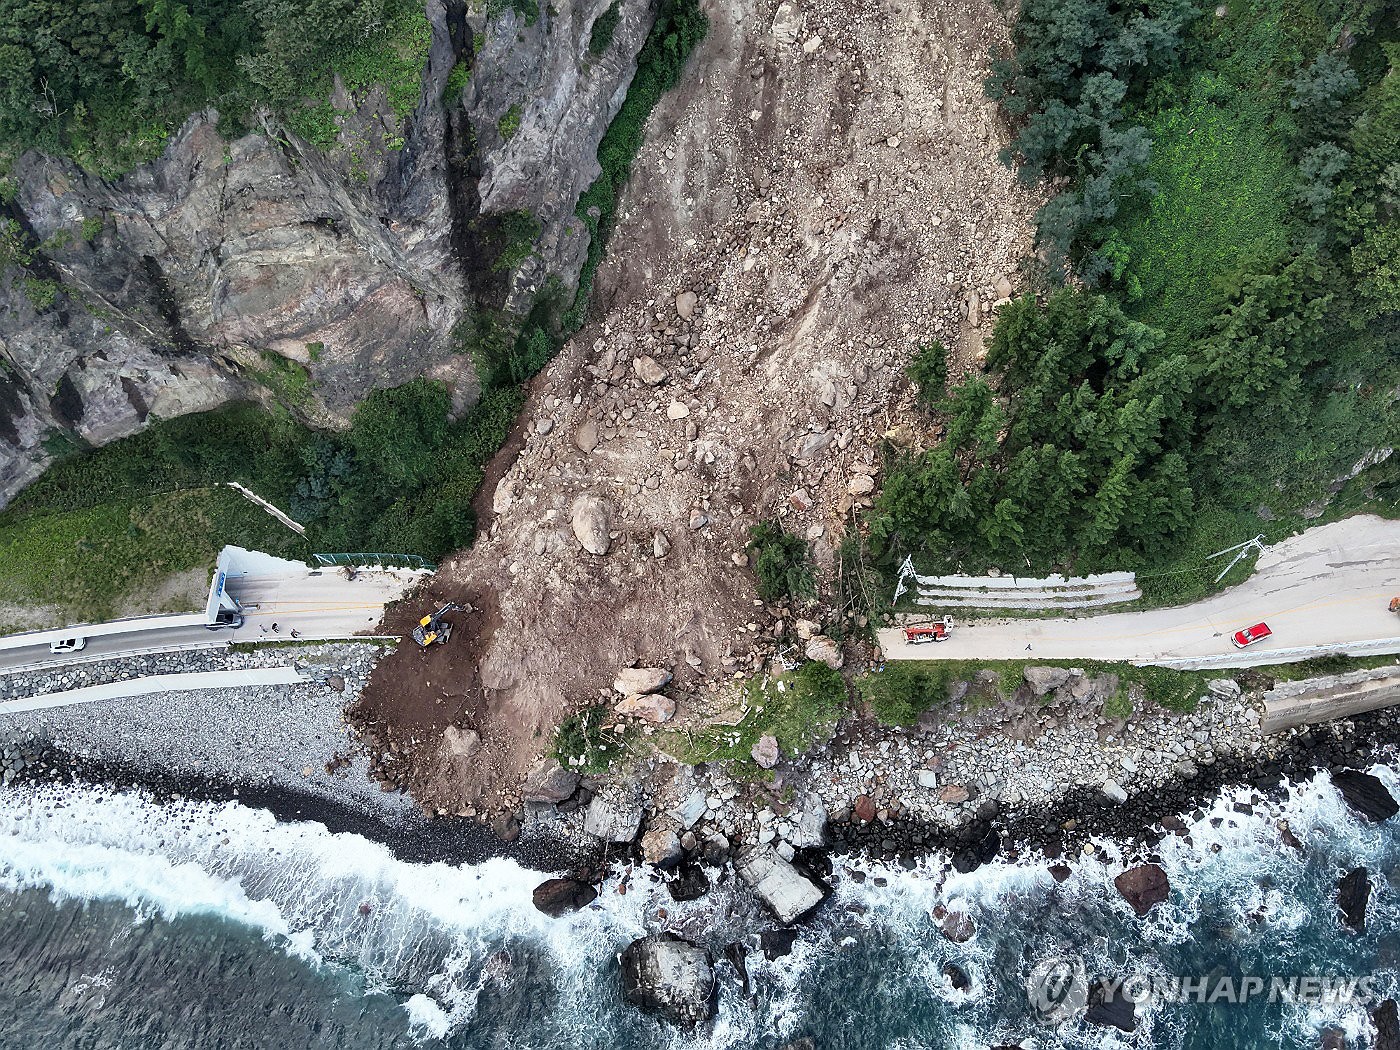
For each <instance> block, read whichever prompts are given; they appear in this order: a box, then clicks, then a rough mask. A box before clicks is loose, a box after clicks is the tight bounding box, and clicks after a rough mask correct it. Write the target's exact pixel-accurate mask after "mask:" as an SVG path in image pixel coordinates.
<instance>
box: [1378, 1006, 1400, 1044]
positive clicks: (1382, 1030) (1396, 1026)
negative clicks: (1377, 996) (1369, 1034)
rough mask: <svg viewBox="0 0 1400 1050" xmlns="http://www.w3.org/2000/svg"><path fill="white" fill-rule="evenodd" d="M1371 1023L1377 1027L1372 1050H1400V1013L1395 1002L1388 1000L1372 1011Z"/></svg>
mask: <svg viewBox="0 0 1400 1050" xmlns="http://www.w3.org/2000/svg"><path fill="white" fill-rule="evenodd" d="M1371 1023H1372V1024H1373V1025H1375V1027H1376V1040H1375V1042H1374V1043H1372V1044H1371V1046H1372V1050H1400V1011H1397V1010H1396V1006H1395V1000H1394V999H1387V1000H1385V1001H1384V1002H1383V1003H1381V1004H1380V1006H1378V1007H1376V1008H1375V1009H1374V1010H1372V1011H1371Z"/></svg>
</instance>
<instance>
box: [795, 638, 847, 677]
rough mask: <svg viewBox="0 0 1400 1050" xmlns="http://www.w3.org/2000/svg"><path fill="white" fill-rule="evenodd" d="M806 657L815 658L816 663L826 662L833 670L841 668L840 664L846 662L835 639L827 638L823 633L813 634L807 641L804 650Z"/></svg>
mask: <svg viewBox="0 0 1400 1050" xmlns="http://www.w3.org/2000/svg"><path fill="white" fill-rule="evenodd" d="M804 651H805V652H806V654H807V659H809V660H815V661H816V662H817V663H823V664H826V666H827V667H830V668H831V669H832V670H833V671H839V670H841V665H842V664H843V663H845V662H846V658H845V657H844V656H843V655H842V654H841V646H840V645H838V644H837V642H836V639H834V638H829V637H827V636H826V635H824V634H817V635H813V636H812V637H811V639H809V640H808V642H807V648H806V649H805V650H804Z"/></svg>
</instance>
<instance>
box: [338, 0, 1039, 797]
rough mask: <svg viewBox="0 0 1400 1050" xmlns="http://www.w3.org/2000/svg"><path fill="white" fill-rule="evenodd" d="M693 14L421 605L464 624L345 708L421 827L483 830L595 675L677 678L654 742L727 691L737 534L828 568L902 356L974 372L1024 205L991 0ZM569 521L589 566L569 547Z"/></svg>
mask: <svg viewBox="0 0 1400 1050" xmlns="http://www.w3.org/2000/svg"><path fill="white" fill-rule="evenodd" d="M707 13H708V14H709V16H710V20H711V31H710V34H709V36H708V37H707V39H706V40H705V42H704V43H703V44H702V45H701V47H700V49H699V50H698V51H697V54H696V55H695V57H694V58H693V60H692V66H691V69H690V71H689V73H688V76H687V80H686V82H685V84H684V85H683V86H682V87H681V88H680V89H679V90H678V91H677V92H675V93H674V94H673V95H672V96H671V97H669V98H668V99H667V100H666V101H665V102H664V103H663V104H662V106H661V107H659V109H658V110H657V112H656V113H655V115H654V116H653V118H652V122H651V125H650V130H649V137H648V142H647V145H646V146H645V148H644V150H643V152H642V155H641V156H640V157H639V159H638V163H637V166H636V169H635V171H634V174H633V178H632V182H631V184H630V186H629V189H628V192H627V194H626V197H625V199H624V202H623V207H622V211H621V215H622V219H621V222H620V225H619V227H618V229H617V231H616V233H615V235H614V237H613V239H612V242H611V247H610V250H609V255H608V259H607V261H606V263H605V265H604V267H603V268H602V270H601V271H600V273H599V276H598V294H599V304H598V305H599V314H600V316H599V317H598V319H597V321H596V322H595V323H593V324H591V325H590V326H588V327H587V328H586V329H585V330H584V331H583V332H581V333H580V334H579V336H578V337H577V338H575V339H574V340H573V341H572V342H571V343H570V344H569V345H568V346H567V347H566V348H565V349H564V351H563V353H562V354H561V356H560V357H559V359H558V360H557V361H556V362H555V363H554V364H553V365H552V366H551V367H550V369H549V370H548V371H547V373H545V374H544V375H542V376H541V377H540V378H539V379H538V380H537V382H536V384H535V387H534V391H533V394H532V397H531V399H530V402H529V405H528V407H527V409H526V413H525V415H524V417H523V418H522V420H521V424H520V426H521V433H522V435H523V441H522V442H521V443H519V444H518V445H517V446H516V447H517V448H518V455H514V456H513V459H512V461H510V462H508V463H500V464H498V467H499V469H500V470H501V477H500V481H499V484H497V485H496V486H495V487H494V489H492V490H491V491H489V492H487V493H486V494H485V499H486V500H489V502H490V506H489V507H487V508H485V510H486V513H485V514H484V516H483V518H482V533H483V534H482V537H481V539H480V540H479V541H478V543H477V545H476V546H475V547H474V548H473V549H472V550H471V551H469V552H463V553H462V554H460V555H459V556H457V557H455V558H453V559H450V560H449V561H448V563H447V564H446V565H444V566H443V568H442V571H440V572H439V574H438V576H437V578H436V579H435V580H434V581H433V584H432V589H433V592H434V596H436V595H439V594H440V595H444V596H447V597H459V596H464V595H465V596H470V597H472V598H474V599H475V600H476V602H477V604H480V605H483V606H485V607H486V611H485V612H483V613H482V614H479V615H472V616H465V617H461V618H460V620H459V622H461V623H462V626H463V628H464V629H463V630H462V631H461V632H460V633H459V636H458V638H457V639H454V642H453V645H452V646H451V647H449V650H450V651H448V650H444V651H441V652H434V653H431V654H422V653H418V652H416V651H415V650H414V647H412V646H411V645H410V646H405V647H402V648H401V650H400V652H399V653H398V654H396V656H395V657H393V658H392V659H388V660H385V661H383V662H381V663H380V665H379V668H378V670H377V672H376V677H375V681H374V683H373V685H372V687H371V690H370V692H369V694H368V696H367V699H366V701H365V705H364V711H363V713H364V714H365V715H366V717H367V718H368V719H369V720H370V722H371V723H372V724H375V725H377V726H379V727H380V735H381V736H387V737H388V738H392V739H398V738H399V737H403V738H404V739H405V740H407V738H408V736H409V735H412V736H413V737H415V738H416V739H417V741H418V743H417V745H415V746H414V747H412V748H410V749H409V750H412V751H413V752H414V753H415V754H416V755H417V756H418V757H417V760H416V761H413V762H411V763H410V765H411V766H412V771H411V772H410V773H409V774H408V775H407V776H406V777H405V778H404V779H403V782H404V783H406V784H408V785H410V786H411V788H412V790H413V791H414V793H415V795H417V796H418V797H419V798H420V800H422V801H425V802H427V803H429V804H431V805H434V806H438V807H442V808H445V809H449V810H452V811H464V810H465V809H466V808H469V807H470V808H476V807H481V808H487V809H496V808H500V807H503V806H507V805H510V804H511V803H512V802H513V801H514V791H515V789H516V788H517V785H518V782H519V778H520V776H521V774H522V772H523V771H524V770H525V769H527V768H528V767H529V766H530V764H531V763H532V762H533V761H534V759H535V757H536V756H537V755H538V754H540V753H541V752H543V751H544V750H546V749H547V748H548V746H549V742H550V736H551V731H552V729H553V727H554V726H555V725H556V724H557V723H558V722H559V721H560V720H561V719H562V718H563V717H565V716H566V715H567V714H568V713H569V712H570V711H572V710H575V709H578V708H579V707H582V706H585V705H588V704H590V703H594V702H597V701H598V700H599V699H600V698H604V697H607V696H609V695H610V693H609V691H608V690H609V686H610V683H611V681H612V678H613V675H614V673H615V672H616V670H617V669H618V668H619V667H620V666H623V665H627V664H630V663H632V662H633V661H638V662H641V663H644V664H660V665H664V666H666V667H670V668H673V669H675V671H676V677H677V684H676V687H675V695H676V696H677V697H678V699H679V700H680V713H679V715H678V717H679V718H681V719H685V718H687V717H692V718H693V717H696V715H697V712H700V711H703V710H705V703H704V699H703V698H705V697H706V696H707V695H708V694H707V693H706V691H705V690H706V687H707V686H712V685H713V684H714V683H715V682H716V681H717V680H719V679H722V678H725V677H732V676H733V674H734V673H735V671H736V670H738V671H747V670H749V669H750V668H751V667H752V666H754V664H755V660H754V656H755V648H756V647H757V646H759V645H761V644H762V643H763V642H764V641H765V639H771V638H772V637H773V635H774V630H775V627H776V626H777V625H776V624H775V618H776V617H777V616H779V615H781V610H770V609H765V608H763V607H761V603H758V602H756V600H755V599H754V590H753V580H752V577H751V575H750V573H749V571H748V569H747V568H745V567H743V566H742V565H740V564H736V557H735V556H736V554H738V553H739V552H741V551H742V549H743V546H744V543H745V540H746V538H747V535H748V532H749V529H750V527H751V526H752V525H753V524H754V523H755V522H756V521H758V520H761V519H768V518H780V519H782V520H783V521H784V523H785V524H786V526H787V527H788V528H789V529H792V530H795V531H798V532H800V533H802V534H804V535H806V536H807V537H808V538H809V539H811V540H812V541H813V545H814V549H815V552H816V555H817V558H818V562H819V564H822V565H827V566H829V565H830V564H831V561H832V558H833V549H834V548H835V547H836V546H838V545H839V542H840V536H841V535H842V534H843V532H844V530H845V528H847V527H848V523H849V522H850V521H851V519H852V515H851V510H852V504H853V503H860V502H861V501H865V502H867V503H868V502H869V499H870V497H869V496H868V495H858V496H852V495H851V492H852V491H853V490H854V491H856V492H859V491H860V490H861V488H862V485H863V483H862V481H861V480H859V478H860V476H862V475H864V476H867V477H873V478H874V479H875V481H876V484H877V485H878V482H879V469H878V464H879V456H880V452H879V447H880V441H881V439H882V435H884V434H885V433H887V432H890V431H892V430H895V429H896V428H899V427H901V425H903V426H904V427H905V431H906V433H910V434H912V435H913V439H914V440H922V439H923V437H924V435H922V434H921V433H920V428H921V423H920V421H919V419H918V418H917V417H916V416H915V415H914V414H913V413H912V411H911V408H910V405H911V394H910V392H909V390H908V385H907V382H906V381H905V380H904V378H903V369H904V366H905V364H906V363H907V362H908V360H909V359H910V357H911V355H912V353H913V351H914V349H915V348H916V347H917V346H918V344H920V343H921V342H924V341H927V340H930V339H934V338H938V339H941V340H943V341H944V342H945V343H946V344H947V345H948V346H949V348H950V349H951V350H953V351H954V355H953V356H954V358H955V361H956V364H955V366H954V372H955V373H956V372H957V371H959V370H961V369H965V368H968V367H972V366H973V365H974V363H975V360H976V355H977V353H978V352H979V351H980V347H981V339H982V336H983V333H984V332H986V330H987V329H988V328H989V326H990V317H989V316H988V314H989V312H990V311H991V310H993V309H994V305H993V304H994V303H995V302H996V301H997V300H998V299H1001V298H1004V297H1006V296H1007V295H1008V294H1009V293H1010V292H1011V290H1012V288H1013V286H1014V284H1015V281H1016V277H1015V273H1014V269H1013V268H1014V265H1015V262H1016V260H1018V259H1019V258H1021V257H1022V256H1023V255H1024V254H1025V252H1026V251H1027V249H1028V247H1029V239H1030V234H1029V225H1028V223H1029V218H1030V216H1031V214H1032V213H1033V211H1034V208H1035V207H1036V205H1037V203H1038V202H1037V200H1036V199H1034V198H1033V197H1032V196H1030V195H1028V194H1027V193H1026V192H1025V191H1023V190H1020V189H1019V188H1018V187H1017V186H1016V184H1015V179H1014V176H1013V175H1012V174H1011V173H1010V172H1009V171H1007V170H1006V169H1005V168H1003V167H1002V165H1001V164H1000V163H999V161H998V160H997V151H998V149H999V148H1000V147H1001V145H1002V144H1003V142H1004V138H1005V130H1004V128H1002V127H1001V125H1000V124H999V121H998V119H997V117H996V114H995V111H994V108H993V107H992V106H991V105H990V104H989V103H988V102H987V101H986V100H985V99H984V98H983V95H982V89H981V83H982V80H983V78H984V76H985V74H986V65H987V61H988V55H989V52H990V51H991V50H992V49H993V48H996V47H999V46H1000V45H1001V44H1002V42H1003V40H1004V38H1005V34H1006V28H1007V27H1006V21H1005V17H1004V16H1003V15H1002V14H1001V13H1000V12H998V11H997V10H996V8H995V7H993V5H992V4H991V3H989V2H987V3H984V2H979V0H974V2H972V3H970V4H965V5H958V6H952V5H942V4H936V3H924V4H909V3H903V2H890V0H884V2H881V3H876V4H860V5H857V4H808V5H803V6H802V7H797V6H795V5H794V4H792V3H785V4H783V5H782V6H781V7H778V5H776V4H775V3H773V2H770V0H761V2H757V3H754V2H746V0H727V2H718V3H710V4H708V5H707ZM514 451H515V450H514V449H513V450H512V452H514ZM853 478H856V479H857V480H856V483H855V484H854V485H852V484H851V482H852V479H853ZM581 496H593V497H597V501H594V502H593V508H594V513H592V514H589V515H584V516H585V518H586V519H587V520H585V521H583V522H581V527H582V533H583V535H584V536H588V535H589V530H590V529H592V530H593V535H592V538H591V539H590V540H589V542H590V544H591V545H592V546H593V547H594V548H595V549H602V548H603V546H604V544H606V549H607V553H606V554H596V553H588V552H587V551H586V550H585V549H584V547H583V546H581V543H580V539H579V535H578V533H577V532H576V530H575V529H574V528H573V527H571V526H572V524H573V523H574V521H575V518H576V515H575V506H576V501H577V500H578V499H579V497H581ZM602 519H606V520H602ZM604 535H606V537H607V538H606V539H604V538H603V537H604ZM661 551H664V552H665V553H664V554H660V553H659V552H661ZM483 595H489V596H490V597H489V600H484V599H483V598H482V596H483ZM426 603H427V599H426V598H425V599H424V601H423V603H422V604H424V605H426ZM469 634H472V635H473V636H472V637H470V638H469V637H468V635H469ZM459 642H460V648H458V645H459ZM449 679H450V680H449ZM427 681H431V682H432V683H433V684H432V685H431V686H429V685H426V684H424V683H426V682H427ZM443 694H446V696H445V698H444V697H443ZM439 699H443V702H442V703H438V702H437V701H438V700H439ZM449 724H456V725H457V726H460V727H465V728H470V729H472V730H474V731H475V732H476V733H478V734H479V736H480V745H479V747H478V748H477V749H476V750H475V751H473V752H472V755H471V758H470V759H463V758H456V759H454V758H453V757H452V755H451V752H450V749H448V748H440V747H439V745H438V743H437V741H438V739H439V738H440V734H441V731H442V730H443V729H444V728H445V727H446V726H448V725H449ZM396 727H397V728H396ZM410 727H412V730H411V732H410ZM396 734H397V735H396ZM453 738H454V739H455V740H457V741H458V742H459V743H460V736H459V735H457V734H454V735H453ZM405 747H407V745H405ZM460 750H461V748H460V747H459V751H460Z"/></svg>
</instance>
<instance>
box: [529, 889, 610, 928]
mask: <svg viewBox="0 0 1400 1050" xmlns="http://www.w3.org/2000/svg"><path fill="white" fill-rule="evenodd" d="M532 899H533V900H534V902H535V907H536V908H538V909H539V910H540V911H542V912H544V913H545V914H546V915H548V916H550V917H551V918H554V919H557V918H559V917H560V916H561V915H567V914H569V912H571V911H578V910H579V909H580V908H586V907H588V906H589V905H590V904H592V903H593V902H594V901H595V900H597V899H598V891H597V890H595V889H594V888H593V887H592V886H590V885H588V883H586V882H580V881H579V880H578V879H548V880H546V881H545V882H542V883H540V884H539V885H538V886H536V887H535V892H534V894H533V895H532Z"/></svg>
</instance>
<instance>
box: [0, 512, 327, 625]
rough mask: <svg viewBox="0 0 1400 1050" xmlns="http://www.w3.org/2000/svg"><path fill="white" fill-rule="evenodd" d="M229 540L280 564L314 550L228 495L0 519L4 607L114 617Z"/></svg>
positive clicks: (200, 564) (204, 561) (208, 559)
mask: <svg viewBox="0 0 1400 1050" xmlns="http://www.w3.org/2000/svg"><path fill="white" fill-rule="evenodd" d="M229 543H237V544H239V545H241V546H247V547H254V548H256V549H258V550H264V551H267V552H269V553H272V554H276V555H278V556H280V557H290V558H298V557H305V556H307V555H308V554H310V549H309V547H308V546H307V545H306V544H305V542H304V541H302V540H300V539H299V537H297V536H295V535H294V534H292V533H291V532H289V531H288V530H287V529H286V528H285V527H284V526H283V525H281V524H280V523H279V522H277V521H275V520H273V519H272V518H271V517H269V516H268V515H267V514H266V513H265V512H264V511H263V510H262V508H260V507H256V506H254V505H253V504H251V503H249V502H248V501H247V500H245V499H244V498H243V497H242V496H240V495H238V494H237V493H236V492H233V491H232V490H230V489H226V488H200V489H189V490H183V491H179V492H169V493H163V494H160V495H154V496H147V497H139V498H135V499H119V500H113V501H110V502H101V503H96V504H94V505H91V506H87V507H85V508H83V509H80V510H74V511H69V512H66V513H36V514H31V515H28V516H26V517H24V518H23V519H21V520H18V521H3V522H0V602H7V603H13V604H36V605H56V606H58V607H60V608H62V609H64V610H65V611H66V612H67V613H68V615H69V616H70V618H72V619H74V620H83V621H95V620H103V619H108V618H110V617H112V616H113V615H115V614H116V613H117V612H118V611H119V609H120V608H121V606H122V605H123V603H124V602H125V601H128V600H130V599H132V598H140V597H141V595H142V593H143V592H144V591H147V590H149V589H150V588H152V587H153V586H155V585H157V584H159V583H160V581H161V580H163V579H164V578H165V577H167V576H169V575H171V574H172V573H177V572H183V571H185V570H188V569H196V568H208V569H210V570H211V571H212V569H213V566H214V561H215V559H216V557H217V556H218V552H219V550H220V549H221V548H222V547H223V546H224V545H225V544H229Z"/></svg>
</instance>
